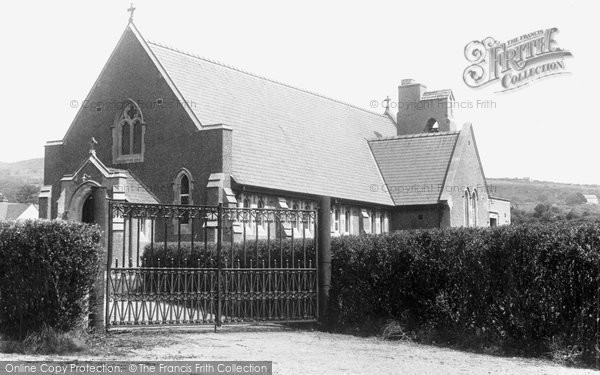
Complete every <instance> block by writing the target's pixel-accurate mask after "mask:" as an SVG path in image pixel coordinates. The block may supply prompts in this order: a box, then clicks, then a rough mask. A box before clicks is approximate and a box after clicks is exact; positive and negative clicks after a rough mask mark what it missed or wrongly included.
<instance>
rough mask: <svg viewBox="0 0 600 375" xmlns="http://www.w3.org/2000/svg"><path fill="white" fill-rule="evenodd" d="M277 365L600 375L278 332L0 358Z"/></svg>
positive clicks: (135, 335) (175, 334)
mask: <svg viewBox="0 0 600 375" xmlns="http://www.w3.org/2000/svg"><path fill="white" fill-rule="evenodd" d="M7 359H11V360H32V359H36V360H43V359H53V360H73V359H77V360H106V359H116V360H145V361H159V360H251V361H259V360H265V361H273V373H274V374H444V375H452V374H599V373H600V372H596V371H593V370H584V369H573V368H566V367H561V366H557V365H555V364H553V363H551V362H548V361H541V360H531V359H522V358H505V357H494V356H489V355H483V354H472V353H465V352H460V351H455V350H450V349H441V348H437V347H432V346H425V345H419V344H413V343H408V342H399V341H384V340H380V339H376V338H360V337H353V336H347V335H338V334H329V333H323V332H317V331H294V330H287V329H281V328H277V327H255V328H254V327H244V328H240V327H227V328H222V329H220V330H219V332H217V333H215V332H214V331H213V330H212V329H211V330H208V329H194V330H182V329H178V330H175V329H171V330H165V329H162V330H143V331H139V330H132V331H123V332H115V333H112V334H110V335H109V336H108V337H107V339H106V340H104V341H102V344H101V345H100V346H98V347H97V348H94V349H92V352H91V353H86V354H83V355H79V356H58V357H57V356H53V357H50V356H35V357H33V356H25V355H11V354H1V353H0V360H7Z"/></svg>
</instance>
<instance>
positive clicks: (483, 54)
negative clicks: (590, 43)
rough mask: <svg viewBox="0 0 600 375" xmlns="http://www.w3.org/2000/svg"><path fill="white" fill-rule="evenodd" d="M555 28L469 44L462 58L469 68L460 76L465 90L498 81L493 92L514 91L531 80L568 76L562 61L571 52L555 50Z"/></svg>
mask: <svg viewBox="0 0 600 375" xmlns="http://www.w3.org/2000/svg"><path fill="white" fill-rule="evenodd" d="M557 32H558V29H557V28H555V27H554V28H551V29H546V30H537V31H534V32H532V33H529V34H525V35H521V36H520V37H517V38H514V39H511V40H509V41H508V42H505V43H500V42H499V41H497V40H495V39H494V38H492V37H488V38H485V39H483V40H482V41H478V40H475V41H472V42H471V43H469V44H467V45H466V47H465V57H466V59H467V60H469V62H471V63H472V65H470V66H468V67H467V69H465V71H464V73H463V80H464V81H465V83H466V84H467V86H469V87H473V88H479V87H483V86H486V85H489V84H492V83H495V82H498V83H499V84H500V86H501V89H500V90H499V91H497V92H502V91H509V90H514V89H517V88H520V87H523V86H525V85H527V84H529V83H531V82H533V81H535V80H538V79H541V78H545V77H549V76H554V75H559V74H566V73H568V72H567V71H566V70H565V69H566V68H565V61H564V60H565V58H566V57H570V56H572V54H571V52H569V51H568V50H564V49H561V48H559V47H558V44H557V42H556V40H554V37H555V35H556V33H557Z"/></svg>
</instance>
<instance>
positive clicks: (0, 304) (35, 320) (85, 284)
mask: <svg viewBox="0 0 600 375" xmlns="http://www.w3.org/2000/svg"><path fill="white" fill-rule="evenodd" d="M100 236H101V233H100V230H99V229H98V227H96V226H90V225H86V224H81V223H75V222H66V221H42V220H28V221H25V222H10V221H9V222H0V333H4V334H7V335H10V336H21V337H22V336H25V335H26V334H28V333H31V332H35V331H38V330H40V329H41V328H42V327H43V326H46V327H51V328H55V329H57V330H60V331H67V330H70V329H72V328H74V327H76V326H77V325H79V324H80V323H81V322H82V320H83V318H84V317H85V315H86V313H87V296H88V293H89V291H90V290H91V288H92V285H93V283H94V281H95V279H96V276H97V272H98V266H99V258H100V254H101V251H102V248H101V246H100V245H99V243H100Z"/></svg>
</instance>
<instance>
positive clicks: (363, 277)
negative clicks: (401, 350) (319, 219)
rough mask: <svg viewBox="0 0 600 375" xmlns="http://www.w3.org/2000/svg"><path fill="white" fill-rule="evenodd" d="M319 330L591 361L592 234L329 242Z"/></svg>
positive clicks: (596, 261)
mask: <svg viewBox="0 0 600 375" xmlns="http://www.w3.org/2000/svg"><path fill="white" fill-rule="evenodd" d="M332 254H333V259H332V284H331V291H330V300H329V305H328V320H327V326H328V327H329V329H332V330H338V331H347V330H359V331H360V330H361V329H362V330H369V329H370V330H373V329H381V327H382V326H383V325H384V323H385V322H386V321H390V320H393V321H395V322H400V323H401V325H402V326H403V327H405V329H407V330H409V331H411V332H413V333H415V334H416V336H420V337H436V338H442V339H444V340H446V341H448V342H455V343H458V344H463V343H464V342H465V341H471V343H473V340H475V341H479V342H480V343H481V344H482V345H485V346H488V347H489V346H491V345H497V346H499V347H501V348H509V349H512V350H514V349H516V348H522V349H526V350H527V352H528V353H532V352H533V351H538V352H548V351H551V350H552V348H551V346H552V345H553V343H554V344H555V343H556V342H560V343H561V345H562V346H563V347H565V348H570V349H573V350H574V351H575V352H577V353H578V355H581V356H582V357H588V358H591V357H593V355H595V352H594V345H595V343H596V334H597V326H596V318H597V316H598V312H597V311H598V310H597V309H598V307H599V305H598V291H599V289H598V288H599V287H600V285H599V282H598V277H599V271H600V269H599V266H600V225H598V224H581V225H576V226H574V225H568V224H548V225H530V226H527V225H522V226H505V227H498V228H482V229H469V228H453V229H440V230H428V231H412V232H408V231H407V232H400V233H396V234H392V235H382V236H361V237H340V238H335V239H333V241H332Z"/></svg>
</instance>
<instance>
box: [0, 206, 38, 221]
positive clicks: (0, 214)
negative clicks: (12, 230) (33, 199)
mask: <svg viewBox="0 0 600 375" xmlns="http://www.w3.org/2000/svg"><path fill="white" fill-rule="evenodd" d="M29 206H31V204H30V203H9V202H0V220H16V219H18V218H19V216H21V214H22V213H23V212H25V210H27V209H28V208H29Z"/></svg>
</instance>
